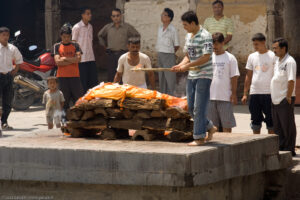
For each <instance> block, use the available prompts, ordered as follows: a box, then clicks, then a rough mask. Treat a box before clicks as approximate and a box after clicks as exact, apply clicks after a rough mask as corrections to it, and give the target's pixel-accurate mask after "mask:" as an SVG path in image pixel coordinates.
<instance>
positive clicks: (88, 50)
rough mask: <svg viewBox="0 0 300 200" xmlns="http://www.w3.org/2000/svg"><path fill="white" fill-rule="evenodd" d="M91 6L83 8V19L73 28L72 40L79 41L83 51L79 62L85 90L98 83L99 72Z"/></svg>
mask: <svg viewBox="0 0 300 200" xmlns="http://www.w3.org/2000/svg"><path fill="white" fill-rule="evenodd" d="M91 19H92V11H91V8H88V7H84V8H82V9H81V21H80V22H78V23H77V24H75V25H74V27H73V29H72V40H74V41H76V42H78V44H79V45H80V48H81V49H82V51H83V53H82V56H81V62H80V63H79V71H80V80H81V83H82V87H83V90H84V92H86V91H87V90H88V89H90V88H92V87H94V86H96V85H97V84H98V72H97V66H96V62H95V55H94V51H93V26H92V25H91V24H90V23H89V22H90V21H91Z"/></svg>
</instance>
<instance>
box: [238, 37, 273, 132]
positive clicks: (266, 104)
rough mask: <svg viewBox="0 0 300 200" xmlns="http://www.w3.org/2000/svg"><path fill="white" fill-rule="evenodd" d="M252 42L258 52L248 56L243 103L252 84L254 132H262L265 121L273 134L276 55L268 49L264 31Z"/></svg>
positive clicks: (251, 111)
mask: <svg viewBox="0 0 300 200" xmlns="http://www.w3.org/2000/svg"><path fill="white" fill-rule="evenodd" d="M252 42H253V47H254V49H255V51H256V52H254V53H252V54H250V55H249V57H248V61H247V65H246V69H247V74H246V78H245V84H244V95H243V98H242V103H243V104H246V102H247V99H248V91H249V88H250V85H251V88H250V100H249V110H250V113H251V120H252V121H251V128H252V130H253V133H254V134H260V129H261V125H262V122H265V123H266V125H267V129H268V132H269V134H273V133H274V131H273V121H272V112H271V103H272V102H271V90H270V84H271V79H272V77H273V71H274V61H275V55H274V53H273V52H272V51H270V50H268V49H267V47H266V38H265V36H264V35H263V34H262V33H256V34H255V35H254V36H253V37H252Z"/></svg>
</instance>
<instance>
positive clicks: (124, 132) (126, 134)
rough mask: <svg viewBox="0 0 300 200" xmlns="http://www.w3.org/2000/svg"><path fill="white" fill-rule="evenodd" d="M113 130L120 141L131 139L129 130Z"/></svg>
mask: <svg viewBox="0 0 300 200" xmlns="http://www.w3.org/2000/svg"><path fill="white" fill-rule="evenodd" d="M113 130H114V131H115V132H116V136H117V138H118V139H128V138H130V136H129V130H128V129H121V128H113Z"/></svg>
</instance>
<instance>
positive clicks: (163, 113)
mask: <svg viewBox="0 0 300 200" xmlns="http://www.w3.org/2000/svg"><path fill="white" fill-rule="evenodd" d="M150 116H151V117H154V118H157V117H158V118H160V117H166V111H164V110H152V112H151V114H150Z"/></svg>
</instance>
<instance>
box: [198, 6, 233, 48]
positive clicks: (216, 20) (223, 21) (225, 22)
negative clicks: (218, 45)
mask: <svg viewBox="0 0 300 200" xmlns="http://www.w3.org/2000/svg"><path fill="white" fill-rule="evenodd" d="M212 8H213V12H214V16H212V17H208V18H207V19H206V20H205V21H204V25H203V27H204V28H205V29H206V30H208V32H210V33H211V34H213V33H216V32H220V33H222V34H223V35H224V37H225V39H224V43H225V45H224V49H225V50H226V49H228V47H229V42H230V41H231V39H232V34H233V22H232V20H231V19H230V18H228V17H226V16H224V14H223V10H224V3H223V2H222V1H221V0H216V1H214V2H213V3H212Z"/></svg>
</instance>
